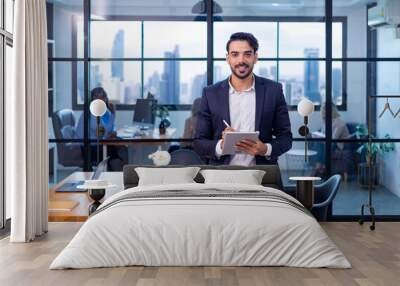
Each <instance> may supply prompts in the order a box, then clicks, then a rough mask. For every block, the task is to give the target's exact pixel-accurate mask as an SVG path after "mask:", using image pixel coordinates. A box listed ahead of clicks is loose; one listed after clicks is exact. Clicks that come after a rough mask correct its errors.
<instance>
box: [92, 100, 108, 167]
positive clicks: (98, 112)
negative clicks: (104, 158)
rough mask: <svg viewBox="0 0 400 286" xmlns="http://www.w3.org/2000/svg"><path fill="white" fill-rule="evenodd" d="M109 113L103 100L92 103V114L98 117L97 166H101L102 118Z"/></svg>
mask: <svg viewBox="0 0 400 286" xmlns="http://www.w3.org/2000/svg"><path fill="white" fill-rule="evenodd" d="M106 111H107V106H106V103H105V102H104V101H103V100H101V99H95V100H93V101H92V103H90V113H91V114H92V115H93V116H96V137H97V165H99V160H100V153H99V141H100V117H101V116H103V115H104V113H106Z"/></svg>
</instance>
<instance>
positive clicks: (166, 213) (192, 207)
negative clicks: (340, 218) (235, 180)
mask: <svg viewBox="0 0 400 286" xmlns="http://www.w3.org/2000/svg"><path fill="white" fill-rule="evenodd" d="M205 188H206V189H209V188H216V189H218V190H221V191H223V190H229V191H232V190H237V191H239V190H246V189H249V190H263V191H268V192H270V193H274V194H277V195H282V196H284V197H285V198H287V199H289V200H292V201H293V202H297V201H296V200H295V199H293V198H292V197H290V196H288V195H286V194H285V193H283V192H281V191H279V190H276V189H272V188H266V187H262V186H250V185H238V184H207V185H205V184H180V185H164V186H147V187H135V188H131V189H128V190H125V191H123V192H120V193H117V194H115V195H114V196H112V197H110V198H108V199H107V200H106V201H105V202H104V203H103V204H102V205H101V207H103V208H104V210H103V211H100V212H99V213H98V214H96V215H94V216H92V217H90V218H89V219H88V221H87V222H86V223H85V224H84V225H83V226H82V227H81V229H80V230H79V232H78V233H77V234H76V235H75V237H74V238H73V239H72V241H71V242H70V243H69V244H68V245H67V247H65V249H64V250H63V251H62V252H61V253H60V254H59V255H58V256H57V257H56V259H55V260H54V261H53V262H52V264H51V265H50V269H63V268H91V267H113V266H127V265H146V266H189V265H190V266H193V265H199V266H200V265H204V266H206V265H214V266H241V265H247V266H294V267H333V268H349V267H351V266H350V263H349V262H348V261H347V259H346V258H345V257H344V255H343V254H342V252H341V251H340V250H339V249H338V248H337V247H336V245H335V244H334V243H333V242H332V241H331V239H330V238H329V237H328V236H327V234H326V233H325V232H324V230H323V229H322V228H321V226H320V225H319V224H318V222H317V221H316V220H315V219H314V218H313V217H312V216H310V215H308V214H307V213H304V212H302V211H301V210H299V209H298V208H296V207H293V206H291V205H289V204H283V203H278V202H274V201H266V200H263V199H257V198H248V199H247V198H234V197H226V198H212V197H211V198H210V197H209V198H204V197H203V198H197V197H193V198H191V197H186V198H182V199H179V198H152V199H142V200H132V201H122V202H119V203H117V204H114V205H111V206H109V207H108V208H105V207H104V206H107V204H109V203H111V202H113V201H115V200H116V199H118V198H119V197H121V196H126V195H127V194H129V193H131V192H146V191H160V192H162V191H168V190H176V189H178V190H192V191H193V190H199V191H201V190H203V191H204V189H205ZM297 203H298V202H297ZM101 207H100V208H101Z"/></svg>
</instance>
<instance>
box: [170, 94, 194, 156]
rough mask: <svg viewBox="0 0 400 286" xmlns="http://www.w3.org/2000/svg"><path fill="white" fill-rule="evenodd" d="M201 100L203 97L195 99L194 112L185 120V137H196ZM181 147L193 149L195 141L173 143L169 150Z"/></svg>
mask: <svg viewBox="0 0 400 286" xmlns="http://www.w3.org/2000/svg"><path fill="white" fill-rule="evenodd" d="M200 102H201V97H198V98H196V99H195V100H194V101H193V104H192V114H191V115H190V116H189V117H188V118H186V120H185V127H184V130H183V138H184V139H190V138H194V134H195V133H194V132H195V128H196V124H197V118H198V116H199V112H200ZM180 148H185V149H193V143H192V142H181V143H180V144H172V145H171V146H169V148H168V152H170V153H171V152H173V151H175V150H178V149H180Z"/></svg>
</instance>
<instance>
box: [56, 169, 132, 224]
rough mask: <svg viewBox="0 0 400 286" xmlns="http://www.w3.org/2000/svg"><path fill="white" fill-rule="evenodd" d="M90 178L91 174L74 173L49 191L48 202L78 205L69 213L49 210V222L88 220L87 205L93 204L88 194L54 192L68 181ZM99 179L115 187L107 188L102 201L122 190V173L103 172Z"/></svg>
mask: <svg viewBox="0 0 400 286" xmlns="http://www.w3.org/2000/svg"><path fill="white" fill-rule="evenodd" d="M91 176H92V172H74V173H72V174H71V175H70V176H68V177H67V178H65V179H64V180H62V181H61V182H60V183H58V184H57V185H55V186H53V187H52V188H51V189H50V190H49V202H50V201H58V202H60V201H73V202H77V203H78V205H77V206H75V207H74V208H73V209H71V210H70V211H61V210H53V211H50V210H49V221H86V219H87V218H88V208H89V205H90V204H91V203H92V202H93V201H92V199H91V198H90V197H89V196H88V193H87V192H71V193H57V192H56V190H57V188H60V187H61V186H62V185H63V184H64V183H66V182H68V181H79V180H87V179H90V177H91ZM100 179H102V180H107V181H109V182H110V183H111V184H114V185H116V186H117V187H114V188H107V189H106V194H105V196H104V198H103V200H105V199H106V198H108V197H110V196H112V195H113V194H115V193H117V192H120V191H121V190H123V189H124V183H123V177H122V172H104V173H102V174H101V175H100Z"/></svg>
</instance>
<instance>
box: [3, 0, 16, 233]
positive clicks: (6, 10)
mask: <svg viewBox="0 0 400 286" xmlns="http://www.w3.org/2000/svg"><path fill="white" fill-rule="evenodd" d="M13 19H14V1H13V0H0V62H1V68H0V237H1V236H2V235H3V234H6V233H8V231H9V228H10V217H11V208H10V207H11V194H10V193H9V191H8V190H9V188H6V187H5V186H6V176H5V172H6V169H5V166H6V163H5V154H6V153H5V152H6V150H5V131H6V126H7V125H6V122H5V120H4V119H5V117H6V110H7V108H6V106H7V98H10V97H11V73H12V64H13V63H12V47H13V30H14V29H13Z"/></svg>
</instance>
